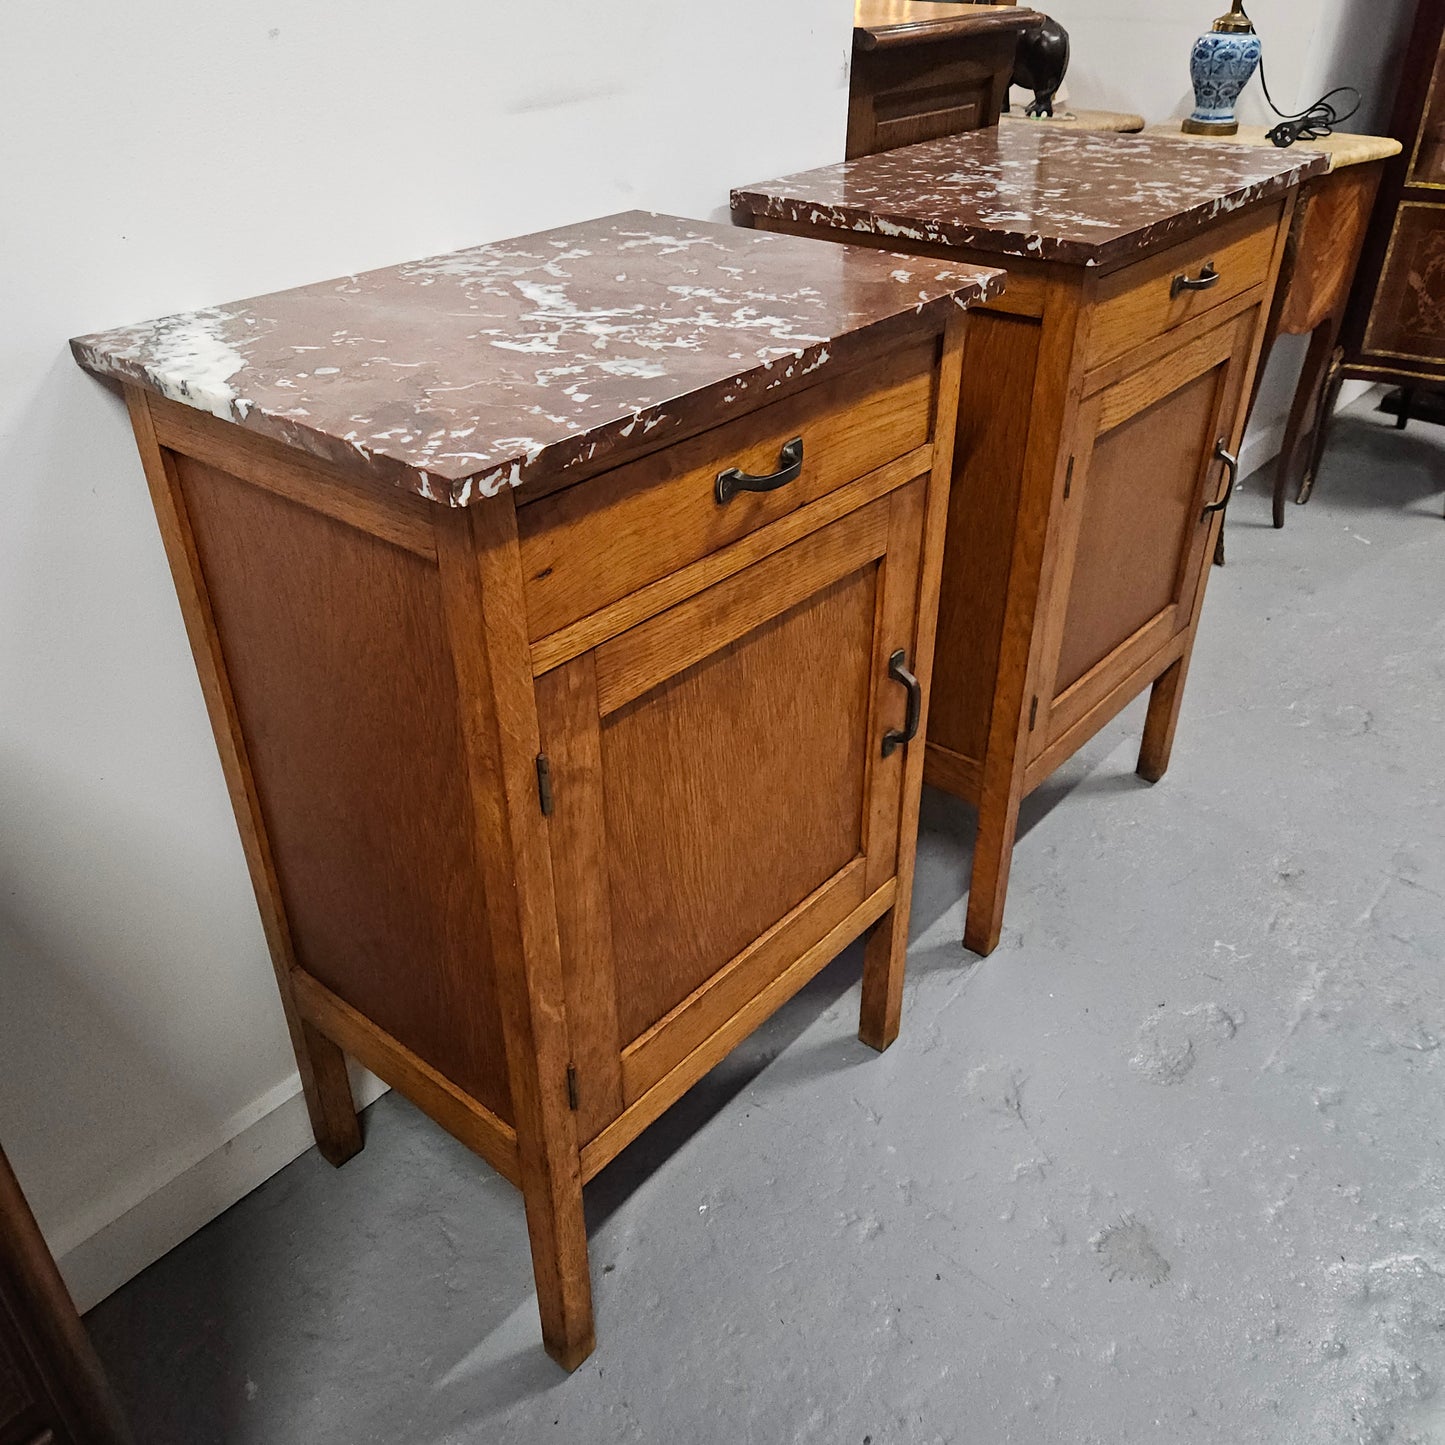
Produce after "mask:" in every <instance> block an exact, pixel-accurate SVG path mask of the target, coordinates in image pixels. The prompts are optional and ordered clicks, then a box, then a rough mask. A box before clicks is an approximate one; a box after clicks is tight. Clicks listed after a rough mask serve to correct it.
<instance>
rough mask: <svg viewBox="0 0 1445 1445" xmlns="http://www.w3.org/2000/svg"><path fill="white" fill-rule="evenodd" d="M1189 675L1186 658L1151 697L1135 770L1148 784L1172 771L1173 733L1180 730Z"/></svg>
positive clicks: (1166, 673) (1164, 674)
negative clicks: (1185, 681)
mask: <svg viewBox="0 0 1445 1445" xmlns="http://www.w3.org/2000/svg"><path fill="white" fill-rule="evenodd" d="M1188 675H1189V657H1188V654H1186V655H1185V656H1183V657H1181V658H1180V659H1179V661H1178V662H1176V663H1174V664H1173V665H1172V666H1171V667H1169V668H1168V669H1167V670H1166V671H1164V672H1162V673H1161V674H1160V675H1159V677H1158V679H1157V680H1156V682H1155V683H1154V687H1153V689H1152V691H1151V692H1150V693H1149V712H1148V715H1147V716H1146V717H1145V719H1144V740H1143V742H1142V743H1141V744H1140V746H1139V766H1138V768H1137V769H1136V770H1135V771H1137V772H1138V774H1139V776H1140V777H1141V778H1143V779H1144V780H1145V781H1146V782H1150V783H1157V782H1158V781H1159V780H1160V778H1162V777H1163V776H1164V774H1165V773H1167V772H1168V771H1169V756H1170V754H1171V753H1172V752H1173V751H1174V732H1175V729H1176V728H1178V726H1179V709H1180V707H1181V706H1182V704H1183V702H1184V680H1185V678H1186V677H1187V676H1188Z"/></svg>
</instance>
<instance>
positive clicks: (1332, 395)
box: [1295, 346, 1345, 506]
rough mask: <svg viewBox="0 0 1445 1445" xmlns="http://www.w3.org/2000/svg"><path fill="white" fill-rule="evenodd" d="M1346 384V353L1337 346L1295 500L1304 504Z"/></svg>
mask: <svg viewBox="0 0 1445 1445" xmlns="http://www.w3.org/2000/svg"><path fill="white" fill-rule="evenodd" d="M1344 384H1345V353H1344V350H1343V349H1342V348H1341V347H1339V346H1336V347H1335V349H1334V352H1333V353H1332V354H1331V356H1330V364H1329V369H1328V370H1327V371H1326V373H1325V387H1324V392H1323V394H1322V395H1321V397H1320V412H1319V416H1318V418H1317V419H1316V421H1315V434H1314V440H1313V441H1312V442H1311V444H1310V458H1309V465H1308V466H1306V467H1305V474H1304V476H1303V477H1301V478H1300V484H1299V493H1298V495H1297V496H1296V497H1295V501H1296V502H1298V503H1299V504H1300V506H1304V504H1305V503H1306V502H1307V501H1309V499H1310V493H1311V492H1313V491H1314V489H1315V477H1316V476H1318V475H1319V470H1320V464H1321V463H1322V462H1323V461H1324V456H1325V447H1326V446H1327V445H1328V443H1329V439H1330V428H1331V427H1332V426H1333V425H1334V422H1335V407H1336V406H1338V405H1339V400H1340V389H1341V388H1342V387H1343V386H1344Z"/></svg>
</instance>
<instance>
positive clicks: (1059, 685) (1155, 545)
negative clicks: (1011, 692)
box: [1034, 309, 1257, 752]
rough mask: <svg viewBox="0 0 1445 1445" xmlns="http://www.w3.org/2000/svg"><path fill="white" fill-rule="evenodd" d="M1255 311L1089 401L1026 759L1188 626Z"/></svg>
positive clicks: (1085, 408)
mask: <svg viewBox="0 0 1445 1445" xmlns="http://www.w3.org/2000/svg"><path fill="white" fill-rule="evenodd" d="M1256 315H1257V312H1256V310H1254V309H1251V310H1250V311H1248V312H1246V313H1244V314H1243V315H1242V316H1240V317H1238V318H1236V319H1235V320H1234V321H1233V322H1231V323H1229V324H1227V325H1225V326H1222V327H1220V328H1218V329H1217V330H1215V331H1213V332H1210V333H1208V334H1207V335H1206V336H1204V337H1202V338H1199V339H1198V340H1196V341H1192V342H1190V343H1188V344H1187V345H1185V346H1182V347H1180V348H1179V350H1178V351H1177V352H1174V353H1171V354H1170V355H1168V356H1166V357H1164V358H1163V359H1162V360H1161V361H1159V362H1156V363H1155V364H1154V365H1152V366H1151V367H1150V368H1148V370H1146V371H1144V372H1139V373H1135V374H1133V375H1130V376H1126V377H1124V378H1123V379H1122V380H1120V381H1118V382H1116V383H1115V384H1113V385H1112V386H1108V387H1105V388H1103V389H1102V390H1101V391H1099V392H1097V393H1096V394H1095V395H1094V396H1093V397H1091V398H1090V399H1089V401H1087V402H1086V403H1085V405H1084V408H1083V412H1082V414H1081V418H1080V421H1081V428H1080V429H1081V431H1082V432H1083V434H1084V435H1086V436H1089V437H1091V438H1092V441H1091V443H1090V444H1089V446H1088V447H1087V448H1086V450H1085V451H1084V452H1083V453H1082V454H1081V455H1080V456H1078V457H1076V458H1075V468H1074V477H1073V483H1072V487H1071V496H1070V500H1069V501H1068V502H1067V503H1066V512H1065V514H1064V521H1063V527H1064V533H1063V537H1062V541H1061V547H1060V555H1061V562H1060V572H1059V578H1058V581H1057V582H1056V584H1055V587H1054V599H1055V600H1054V601H1053V603H1052V604H1051V606H1050V610H1049V613H1048V615H1047V618H1046V622H1045V626H1046V629H1047V632H1048V637H1047V643H1046V648H1045V657H1046V659H1048V660H1049V661H1048V664H1047V666H1048V673H1047V676H1048V679H1049V681H1048V685H1047V686H1046V687H1045V689H1044V693H1045V695H1046V697H1047V698H1048V699H1049V700H1050V708H1049V717H1048V721H1047V726H1046V727H1043V728H1040V729H1039V731H1038V735H1037V739H1036V742H1035V745H1034V751H1035V752H1038V751H1041V750H1042V748H1043V747H1044V746H1046V744H1047V743H1048V742H1050V741H1052V740H1053V739H1055V738H1056V737H1058V736H1059V735H1060V733H1061V732H1062V731H1063V730H1065V729H1067V728H1068V727H1071V726H1072V725H1073V724H1074V723H1075V722H1076V721H1077V720H1078V718H1079V717H1080V716H1082V715H1083V713H1084V712H1086V711H1088V709H1089V708H1090V707H1092V706H1093V705H1094V703H1095V702H1097V701H1098V697H1096V696H1095V695H1094V694H1095V693H1098V694H1099V695H1100V696H1102V695H1103V694H1104V693H1106V692H1107V691H1108V690H1109V688H1110V687H1112V686H1114V685H1115V684H1116V683H1117V682H1118V681H1119V679H1120V678H1122V677H1123V676H1124V675H1126V674H1128V673H1131V672H1132V671H1133V670H1134V669H1135V668H1136V667H1137V666H1138V665H1139V663H1140V662H1141V661H1143V660H1144V658H1145V657H1146V656H1147V655H1148V654H1149V653H1151V652H1157V651H1159V650H1160V649H1161V648H1163V647H1165V646H1167V645H1168V644H1169V643H1170V642H1171V641H1172V639H1173V638H1174V637H1176V636H1177V635H1178V634H1179V633H1180V632H1181V631H1183V630H1184V629H1185V628H1186V627H1188V626H1189V624H1190V622H1191V620H1192V616H1193V604H1194V597H1195V594H1196V591H1197V584H1198V581H1199V574H1200V569H1201V568H1202V567H1203V566H1204V565H1205V560H1206V559H1205V557H1204V551H1205V548H1206V546H1207V544H1208V540H1209V534H1210V526H1209V521H1208V519H1207V518H1206V517H1205V515H1204V507H1205V505H1206V503H1209V502H1212V501H1214V500H1215V496H1216V493H1217V492H1218V490H1219V488H1220V486H1221V484H1222V476H1223V467H1222V464H1221V463H1220V462H1219V460H1218V459H1217V457H1216V455H1215V448H1216V445H1217V444H1218V442H1219V441H1220V440H1228V439H1229V438H1228V434H1229V430H1230V426H1229V423H1230V421H1231V419H1232V417H1233V415H1234V409H1235V403H1236V402H1237V399H1238V397H1239V393H1240V387H1241V385H1242V379H1243V376H1244V373H1245V371H1246V369H1247V366H1248V361H1249V353H1250V343H1251V339H1252V328H1253V325H1254V321H1255V319H1256Z"/></svg>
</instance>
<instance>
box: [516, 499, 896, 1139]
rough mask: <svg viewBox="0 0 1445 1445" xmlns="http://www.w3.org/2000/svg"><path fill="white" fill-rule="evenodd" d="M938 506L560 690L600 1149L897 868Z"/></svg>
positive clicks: (794, 551) (819, 537)
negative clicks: (902, 652)
mask: <svg viewBox="0 0 1445 1445" xmlns="http://www.w3.org/2000/svg"><path fill="white" fill-rule="evenodd" d="M923 494H924V483H923V481H922V480H919V481H916V482H912V483H910V484H908V485H907V486H906V487H903V488H900V489H899V490H898V491H897V492H895V493H893V494H891V495H889V496H887V497H884V498H881V499H880V500H878V501H877V502H874V503H872V504H870V505H869V506H867V507H865V508H863V509H861V510H860V511H858V512H856V513H853V514H851V515H849V516H847V517H844V518H842V519H840V520H839V521H837V522H834V523H832V524H831V525H829V526H827V527H824V528H822V529H821V530H820V531H818V532H816V533H814V534H813V535H811V536H809V537H807V538H805V539H803V540H802V541H800V542H797V543H795V544H794V545H793V546H791V547H789V548H787V549H785V550H784V551H783V552H781V553H778V554H776V555H775V556H773V557H770V558H768V559H766V560H765V561H763V562H760V563H757V564H755V565H754V566H753V567H751V568H748V569H746V570H745V571H744V572H742V573H739V574H736V575H735V576H734V577H731V578H729V579H727V580H726V581H725V582H722V583H719V584H717V585H716V586H715V587H713V588H710V589H709V590H708V591H706V592H704V593H701V594H699V595H698V596H697V597H694V598H690V599H688V601H687V602H684V603H681V604H679V605H678V606H676V607H674V608H671V609H669V610H668V611H667V612H664V613H662V614H659V616H657V617H655V618H652V619H649V620H648V621H647V622H645V623H642V624H639V626H637V627H634V628H632V629H631V630H630V631H628V632H627V633H624V634H622V635H621V636H620V637H618V638H614V639H612V640H611V641H610V642H608V643H606V644H604V645H603V646H602V647H599V648H598V649H596V650H595V651H594V652H592V653H588V654H584V655H583V656H581V657H578V658H574V659H573V660H572V661H570V662H568V663H565V664H563V665H562V666H561V667H559V668H556V669H554V670H553V671H552V672H551V673H548V674H545V675H543V677H541V678H540V679H539V680H538V705H539V715H540V718H541V725H542V743H543V748H544V750H545V751H546V753H547V757H548V763H549V767H550V773H551V778H552V787H553V813H552V819H551V825H550V826H551V841H552V859H553V870H554V877H555V878H556V880H557V899H558V910H559V935H560V938H561V942H562V948H563V954H564V959H563V966H564V971H565V972H566V975H567V978H568V1009H569V1030H570V1037H571V1040H572V1050H573V1059H574V1064H575V1066H576V1068H577V1071H578V1079H579V1089H578V1094H579V1099H578V1107H579V1115H580V1116H581V1117H580V1119H579V1127H580V1130H581V1133H582V1135H583V1137H584V1138H593V1137H595V1136H596V1134H597V1133H598V1132H599V1130H600V1129H601V1128H602V1127H605V1125H606V1123H608V1122H610V1118H612V1117H615V1116H616V1114H617V1112H619V1111H620V1109H619V1100H620V1103H622V1104H626V1103H630V1102H632V1101H633V1100H634V1099H636V1098H638V1097H640V1095H641V1094H642V1093H644V1092H646V1090H647V1089H648V1088H649V1087H650V1086H651V1085H652V1084H653V1083H655V1082H656V1081H657V1080H658V1079H659V1078H661V1077H662V1076H663V1075H664V1074H666V1073H667V1072H668V1071H669V1070H670V1069H671V1068H673V1067H674V1066H675V1065H676V1064H677V1063H679V1062H680V1061H681V1060H682V1059H683V1058H684V1057H686V1055H687V1054H688V1053H689V1052H691V1050H692V1049H694V1048H696V1047H698V1046H700V1045H701V1044H703V1043H705V1042H706V1040H707V1039H708V1038H709V1037H710V1036H711V1035H712V1034H713V1033H714V1032H715V1031H716V1030H717V1029H718V1028H719V1027H721V1026H722V1024H723V1023H725V1022H726V1020H727V1019H729V1018H731V1017H732V1016H733V1015H735V1014H736V1013H737V1012H738V1011H739V1010H740V1009H741V1008H742V1007H743V1006H744V1005H745V1004H746V1003H747V1002H748V1001H749V1000H750V999H751V998H753V997H754V996H756V994H758V993H759V992H761V991H762V990H763V989H764V988H766V987H767V986H768V985H769V984H770V983H771V982H772V981H773V980H774V979H775V978H776V977H778V976H779V975H780V974H781V973H783V972H784V971H785V970H786V969H787V967H788V966H789V965H790V964H792V963H793V962H794V961H795V960H796V959H797V958H798V957H799V956H801V955H802V954H803V953H804V952H806V951H807V949H809V948H811V947H812V946H813V945H814V944H816V943H817V942H818V941H819V939H821V938H822V937H824V936H825V935H826V934H827V933H828V932H829V931H830V930H831V929H833V928H835V927H836V926H837V924H838V923H839V922H840V921H841V919H842V918H844V917H846V916H847V915H848V914H849V913H850V912H852V911H853V910H854V909H856V908H857V907H858V906H859V905H860V904H861V903H862V902H863V901H864V899H865V897H867V896H868V894H869V892H870V891H872V890H874V889H875V888H876V887H881V886H882V885H883V884H884V883H886V882H887V880H888V879H889V878H891V876H892V874H893V872H894V870H895V869H896V863H897V849H898V838H897V826H898V823H897V820H898V808H899V799H900V796H901V789H902V783H903V771H904V769H903V759H904V757H905V756H906V753H905V752H903V751H899V752H896V753H894V754H893V755H892V757H890V758H888V759H884V758H883V757H882V752H881V743H882V738H883V734H884V732H885V731H886V730H887V729H889V728H894V727H900V726H901V725H902V724H903V721H904V713H905V703H906V697H905V693H904V690H903V688H902V687H901V686H900V685H899V684H898V683H897V682H895V681H894V680H892V679H891V678H890V677H889V676H888V658H889V656H890V655H891V651H892V650H893V649H895V648H905V649H907V648H910V647H911V645H912V636H913V624H914V617H915V615H916V609H917V602H918V599H917V588H918V572H919V565H920V561H919V553H920V543H921V537H922V524H923ZM779 819H784V820H786V822H785V825H783V826H779V823H778V820H779ZM588 858H592V859H601V860H602V862H603V866H604V868H605V870H606V871H605V877H606V880H607V882H606V887H605V896H598V895H597V890H593V892H592V893H589V892H588V891H587V889H586V888H585V886H584V882H583V872H584V868H585V866H586V865H585V861H584V860H586V859H588Z"/></svg>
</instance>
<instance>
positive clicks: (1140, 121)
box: [999, 102, 1144, 135]
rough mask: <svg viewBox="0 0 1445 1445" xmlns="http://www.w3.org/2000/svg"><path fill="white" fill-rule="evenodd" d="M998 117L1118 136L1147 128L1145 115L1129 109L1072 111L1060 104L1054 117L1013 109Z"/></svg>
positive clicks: (1016, 123)
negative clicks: (1034, 114) (1135, 113)
mask: <svg viewBox="0 0 1445 1445" xmlns="http://www.w3.org/2000/svg"><path fill="white" fill-rule="evenodd" d="M1056 104H1057V102H1056ZM999 119H1000V120H1006V121H1010V122H1012V123H1013V124H1015V125H1036V126H1039V127H1040V128H1041V129H1043V130H1092V131H1111V132H1113V133H1115V134H1117V135H1134V134H1136V133H1137V132H1139V131H1141V130H1143V129H1144V117H1143V116H1142V115H1134V114H1133V113H1132V112H1131V111H1127V110H1070V109H1069V107H1068V106H1061V107H1060V109H1059V111H1058V112H1057V114H1055V115H1052V116H1032V115H1025V114H1024V113H1023V111H1021V110H1014V111H1006V112H1005V113H1004V114H1003V115H1001V116H1000V117H999Z"/></svg>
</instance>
